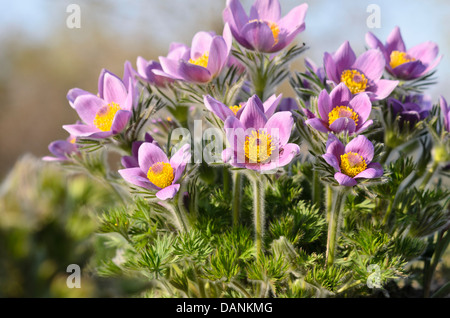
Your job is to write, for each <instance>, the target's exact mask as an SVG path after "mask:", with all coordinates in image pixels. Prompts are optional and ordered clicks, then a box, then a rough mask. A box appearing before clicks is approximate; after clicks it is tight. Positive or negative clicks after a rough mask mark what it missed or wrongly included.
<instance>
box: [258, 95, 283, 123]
mask: <svg viewBox="0 0 450 318" xmlns="http://www.w3.org/2000/svg"><path fill="white" fill-rule="evenodd" d="M282 98H283V94H279V95H278V96H277V95H275V94H273V95H272V96H270V97H269V98H268V99H267V100H266V101H265V102H264V103H263V106H264V114H265V115H266V117H267V118H269V117H270V116H272V115H273V113H274V112H275V110H276V109H277V107H278V105H279V104H280V101H281V99H282Z"/></svg>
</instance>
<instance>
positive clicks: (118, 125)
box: [111, 109, 131, 134]
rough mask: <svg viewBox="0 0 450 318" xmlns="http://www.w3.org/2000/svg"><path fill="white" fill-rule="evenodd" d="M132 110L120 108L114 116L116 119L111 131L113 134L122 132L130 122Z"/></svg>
mask: <svg viewBox="0 0 450 318" xmlns="http://www.w3.org/2000/svg"><path fill="white" fill-rule="evenodd" d="M130 117H131V112H130V111H128V110H123V109H121V110H119V111H117V113H116V115H115V116H114V120H113V122H112V124H111V132H112V133H113V134H118V133H120V132H121V131H122V130H123V129H124V128H125V127H126V126H127V124H128V121H129V120H130Z"/></svg>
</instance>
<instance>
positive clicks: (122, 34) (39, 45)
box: [0, 0, 450, 180]
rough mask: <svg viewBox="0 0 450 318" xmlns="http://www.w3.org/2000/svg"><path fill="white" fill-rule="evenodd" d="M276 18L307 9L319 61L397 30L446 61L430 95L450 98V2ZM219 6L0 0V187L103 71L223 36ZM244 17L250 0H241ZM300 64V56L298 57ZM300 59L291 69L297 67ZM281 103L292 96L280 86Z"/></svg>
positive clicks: (319, 3) (321, 5)
mask: <svg viewBox="0 0 450 318" xmlns="http://www.w3.org/2000/svg"><path fill="white" fill-rule="evenodd" d="M280 2H281V4H282V12H283V15H284V14H286V13H287V12H288V11H289V10H290V9H291V8H293V7H294V6H297V5H299V4H301V3H303V2H307V3H308V4H309V10H308V13H307V16H306V30H305V32H303V33H301V34H300V35H299V36H298V37H297V41H298V42H301V41H303V42H305V43H306V44H307V45H308V46H309V47H310V50H309V51H308V52H307V53H306V55H305V56H308V57H310V58H311V59H312V60H314V61H315V62H317V63H320V64H321V61H322V56H323V52H325V51H328V52H333V51H335V50H336V49H337V48H338V46H339V45H340V44H342V42H344V41H345V40H349V41H350V43H351V45H352V47H353V48H354V50H355V51H356V52H357V53H358V54H359V53H361V52H363V51H364V49H365V40H364V37H365V34H366V33H367V32H368V31H372V32H373V33H374V34H375V35H377V36H378V37H379V38H380V39H381V40H382V41H383V42H384V41H385V39H386V37H387V35H388V34H389V33H390V32H391V30H392V29H393V28H394V27H395V26H396V25H398V26H400V28H401V31H402V35H403V38H404V40H405V42H406V45H407V47H408V48H410V47H412V46H414V45H416V44H419V43H422V42H425V41H434V42H436V43H438V44H439V47H440V54H443V55H444V58H443V60H442V62H441V64H440V65H439V70H438V73H437V76H438V79H439V84H438V85H437V86H435V87H433V88H432V89H431V90H430V91H428V93H430V94H431V95H432V97H433V100H434V101H435V102H436V101H437V98H438V96H439V95H441V94H442V95H443V96H445V97H447V98H448V99H450V93H449V89H448V87H450V85H449V83H450V68H449V66H450V60H449V55H450V23H449V21H448V19H449V18H450V1H448V0H432V1H426V2H425V1H421V0H409V1H406V0H395V1H392V0H368V1H366V0H333V1H331V0H310V1H301V0H280ZM71 3H74V4H78V5H79V6H80V8H81V28H80V29H69V28H67V26H66V19H67V17H68V16H69V13H67V12H66V8H67V6H68V5H69V4H71ZM225 3H226V1H225V0H165V1H160V0H146V1H144V0H131V1H123V0H108V1H106V0H105V1H100V0H77V1H75V0H70V1H65V0H60V1H52V0H21V1H4V0H0V4H1V8H2V9H1V10H0V180H1V179H2V177H3V176H4V175H5V174H6V173H7V171H8V170H9V169H10V168H11V167H12V165H13V164H14V162H15V161H16V160H17V158H18V157H20V156H21V155H23V154H25V153H32V154H34V155H35V156H44V155H47V154H48V151H47V146H48V144H49V143H50V142H51V141H53V140H55V139H65V138H66V132H65V131H64V130H63V129H62V127H61V126H62V125H64V124H71V123H74V122H75V121H76V120H77V115H76V113H75V111H74V110H73V109H72V108H71V107H70V106H69V104H68V103H67V100H66V93H67V91H68V90H69V89H70V88H73V87H80V88H83V89H85V90H88V91H91V92H93V93H96V90H97V80H98V75H99V73H100V71H101V69H102V68H106V69H109V70H110V71H112V72H114V73H116V74H118V75H119V76H122V73H123V64H124V62H125V61H126V60H129V61H131V62H132V64H133V66H135V62H136V58H137V56H143V57H145V58H146V59H157V57H158V56H160V55H166V53H167V49H168V46H169V44H170V43H171V42H183V43H186V44H188V45H190V42H191V39H192V36H193V35H194V34H195V33H196V32H198V31H201V30H208V31H209V30H212V31H216V32H218V33H219V32H221V31H222V29H223V22H222V10H223V8H224V7H225ZM242 3H243V5H244V7H245V8H246V9H247V10H248V9H249V8H250V6H251V4H252V3H253V0H242ZM370 4H377V5H379V7H380V8H381V28H379V29H369V28H368V27H367V24H366V20H367V18H368V16H369V14H370V13H367V11H366V9H367V7H368V5H370ZM303 57H304V56H303ZM303 57H301V58H299V59H298V60H297V61H296V63H294V64H293V70H299V71H301V70H302V69H303V62H302V61H303ZM282 91H283V93H284V94H285V96H289V95H291V96H293V93H292V91H290V90H289V87H288V86H286V87H285V86H283V87H282Z"/></svg>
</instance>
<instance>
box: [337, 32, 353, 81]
mask: <svg viewBox="0 0 450 318" xmlns="http://www.w3.org/2000/svg"><path fill="white" fill-rule="evenodd" d="M333 60H334V63H335V64H336V71H337V74H338V76H339V77H340V75H341V74H342V72H343V71H345V70H348V69H350V68H351V67H352V66H353V64H354V63H355V61H356V55H355V52H354V51H353V49H352V48H351V46H350V43H349V42H348V41H345V42H344V43H343V44H342V45H341V46H340V47H339V48H338V50H337V51H336V52H335V53H334V54H333ZM339 82H340V78H339V80H338V81H337V82H336V83H339Z"/></svg>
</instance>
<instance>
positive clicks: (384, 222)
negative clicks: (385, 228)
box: [383, 198, 394, 225]
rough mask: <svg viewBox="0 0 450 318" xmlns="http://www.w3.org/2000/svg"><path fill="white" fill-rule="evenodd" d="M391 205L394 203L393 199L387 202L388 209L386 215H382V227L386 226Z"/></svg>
mask: <svg viewBox="0 0 450 318" xmlns="http://www.w3.org/2000/svg"><path fill="white" fill-rule="evenodd" d="M393 203H394V198H392V199H391V200H389V205H388V208H387V210H386V213H385V214H384V218H383V225H386V224H387V222H388V220H389V217H390V216H391V212H392V207H393Z"/></svg>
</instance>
